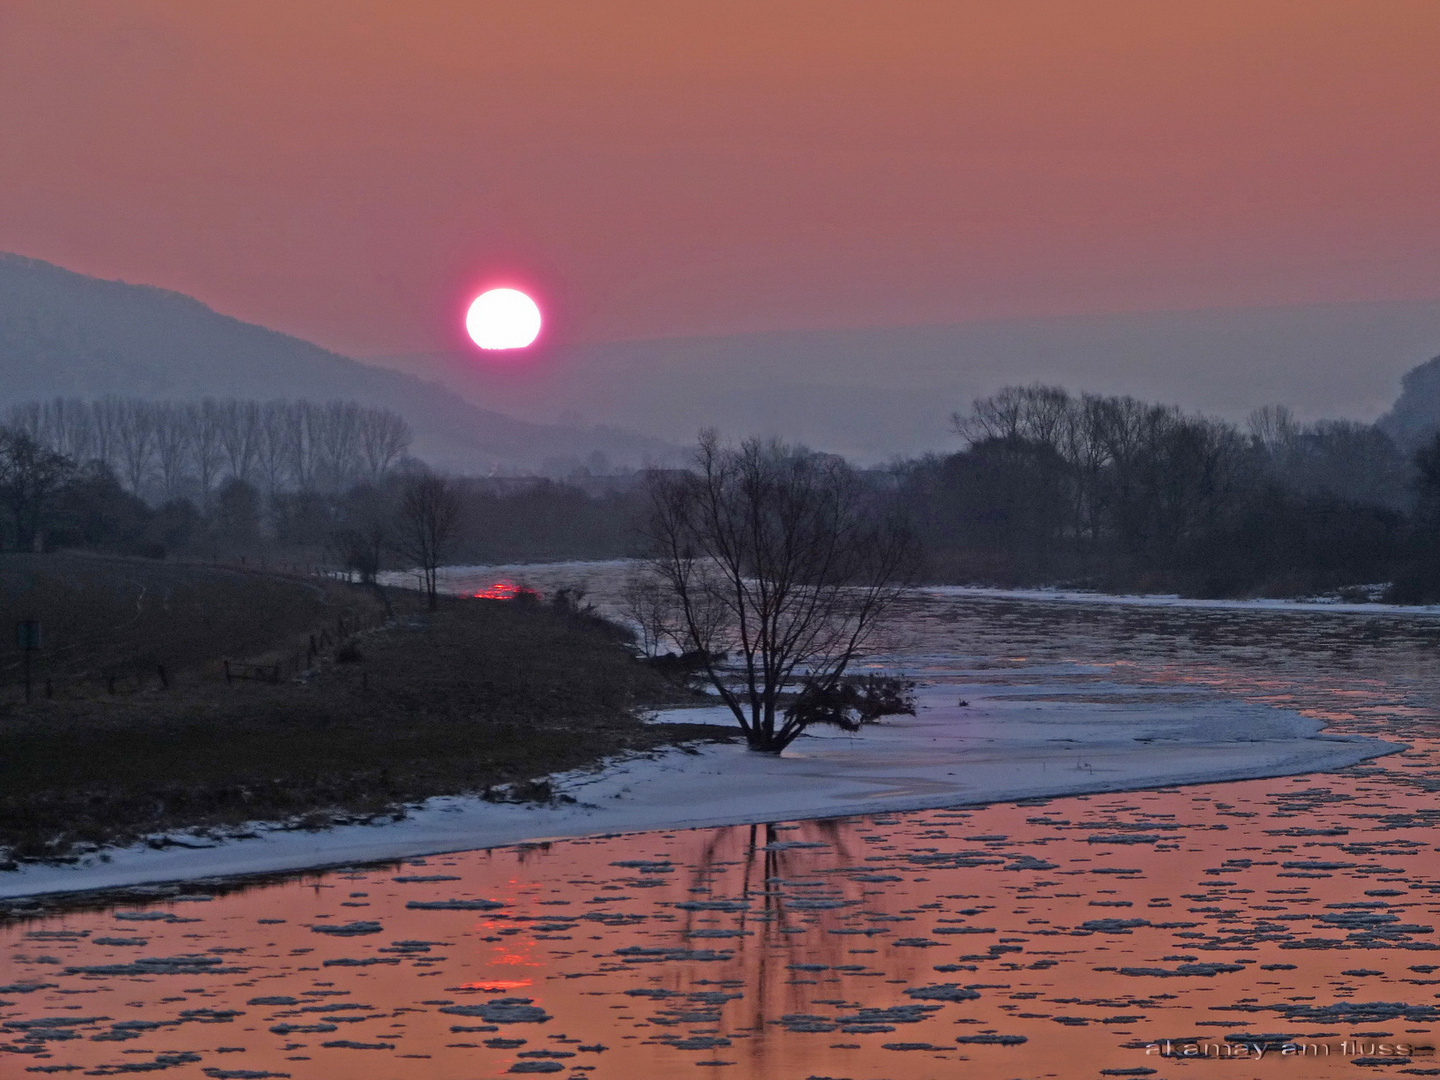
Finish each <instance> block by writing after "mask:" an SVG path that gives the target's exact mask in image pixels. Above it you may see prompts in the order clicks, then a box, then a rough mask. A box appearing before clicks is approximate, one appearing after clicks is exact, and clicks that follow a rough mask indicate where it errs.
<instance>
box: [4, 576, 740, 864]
mask: <svg viewBox="0 0 1440 1080" xmlns="http://www.w3.org/2000/svg"><path fill="white" fill-rule="evenodd" d="M42 566H43V568H44V570H46V571H47V572H48V573H47V574H46V575H43V576H42V575H41V574H40V572H39V568H40V567H42ZM0 584H3V588H0V608H3V609H4V610H3V613H4V614H5V615H6V616H7V618H6V620H5V621H6V623H7V625H8V623H9V621H10V620H9V616H15V615H19V614H21V613H22V612H23V613H24V614H26V615H28V614H32V613H33V612H34V611H35V610H40V611H42V612H43V614H44V618H45V622H44V626H45V634H46V636H45V640H44V647H43V649H42V651H41V652H40V653H39V654H37V656H38V659H37V661H36V668H35V681H36V688H35V694H34V700H32V701H31V702H30V703H29V704H26V703H25V701H24V698H23V694H22V691H21V688H20V685H19V669H18V660H19V657H18V655H17V653H16V652H15V642H14V641H11V640H7V641H6V642H5V645H6V647H7V650H8V651H6V652H4V653H3V654H0V665H3V672H4V683H3V686H0V865H5V866H11V867H13V865H14V864H15V863H16V861H17V860H34V859H57V858H60V859H73V858H75V857H78V856H79V855H82V854H84V853H86V852H89V851H94V850H96V849H97V848H99V847H101V846H106V845H114V844H125V843H129V842H133V841H135V840H138V839H142V838H144V839H146V840H147V841H148V842H149V843H151V844H152V845H155V846H165V845H167V844H171V843H186V842H194V841H193V840H186V839H184V838H181V837H171V836H170V834H171V833H173V832H175V831H177V830H200V831H201V835H203V833H204V831H205V830H213V831H215V832H216V833H217V834H218V835H236V834H237V833H238V834H243V833H244V832H245V831H246V829H247V827H248V824H249V823H253V822H257V821H272V822H282V823H286V824H288V825H290V826H291V827H323V826H325V825H328V824H332V823H337V822H341V821H353V820H365V819H370V818H373V817H376V816H379V815H393V816H397V817H398V816H403V815H404V812H405V809H404V808H405V806H406V804H409V803H412V802H414V801H416V800H421V799H424V798H426V797H429V796H434V795H443V794H457V793H487V792H488V793H489V795H490V797H493V798H506V799H509V798H524V797H530V798H545V797H547V796H548V795H549V794H550V793H549V789H548V787H547V785H546V784H544V783H543V782H535V779H534V778H537V777H544V776H546V775H547V774H550V773H553V772H556V771H560V770H565V769H571V768H576V767H580V766H584V765H587V764H589V763H592V762H595V761H597V760H598V759H600V758H602V757H604V756H606V755H610V754H614V753H617V752H621V751H625V750H643V749H648V748H652V747H658V746H662V745H666V744H672V743H674V742H676V741H678V740H684V739H713V738H716V737H728V733H724V732H719V731H717V730H716V729H714V728H698V727H689V726H685V725H647V724H645V723H643V721H642V718H641V712H642V710H643V709H645V708H646V707H649V706H654V705H660V704H674V703H683V702H685V701H688V700H691V699H692V696H693V695H692V693H691V691H689V690H687V689H685V688H684V687H682V686H680V685H677V684H676V683H674V682H670V681H667V680H666V679H665V678H663V677H662V676H661V674H659V673H657V672H656V671H655V670H654V669H652V668H651V667H649V666H647V665H646V664H644V663H642V662H641V661H639V660H637V659H636V658H635V657H634V656H633V654H632V651H631V650H630V648H629V647H628V645H627V641H626V632H625V631H624V630H623V628H620V627H618V626H615V625H614V624H611V623H608V622H605V621H604V620H602V619H600V618H599V617H597V616H596V615H594V614H593V613H592V612H590V611H588V610H586V609H585V608H583V607H581V606H579V605H578V604H576V603H575V602H574V601H573V600H572V599H571V598H570V597H569V595H568V594H565V595H562V596H561V597H559V598H558V600H557V601H555V602H549V603H542V602H541V601H540V600H538V599H537V598H534V597H533V596H525V597H522V599H521V600H520V602H518V603H517V602H515V601H498V600H482V599H461V598H450V597H441V598H440V603H439V605H438V607H437V608H436V609H435V610H433V611H430V610H428V608H427V605H426V604H425V602H424V598H423V597H419V596H417V595H416V594H414V593H409V592H405V591H395V592H392V593H390V594H389V595H388V596H387V597H382V596H381V595H380V594H379V592H378V590H374V589H369V588H360V587H357V586H351V585H346V584H343V583H339V582H333V581H325V580H323V579H322V580H316V579H311V578H302V577H298V576H297V577H293V578H286V577H283V576H279V575H274V574H257V573H253V572H239V571H232V570H223V569H219V568H204V567H180V566H161V565H157V564H154V563H150V562H148V561H146V560H138V559H137V560H103V561H97V560H93V559H87V558H84V557H79V556H45V557H43V558H42V557H36V556H5V557H0ZM41 601H43V607H41V608H38V609H37V608H35V607H34V605H35V604H36V603H37V602H41ZM387 608H388V611H387ZM347 623H348V627H354V626H357V625H359V626H371V627H374V628H373V629H367V630H364V631H362V632H360V633H345V634H344V635H343V636H342V635H341V626H342V625H344V624H347ZM348 627H347V629H348ZM312 641H316V642H325V643H327V644H322V645H321V647H320V649H319V652H318V653H315V654H312V652H311V643H312ZM297 653H298V654H299V655H300V656H302V657H303V658H304V664H303V665H302V668H303V670H302V671H301V672H300V674H298V675H296V676H291V675H290V671H291V670H292V669H291V668H289V667H286V668H284V669H283V670H284V672H285V677H283V678H281V679H280V681H277V682H269V681H266V680H263V679H262V680H244V681H241V680H236V681H233V682H228V683H227V681H226V678H225V674H224V665H223V660H224V658H226V657H233V658H236V659H237V660H238V659H245V660H248V661H251V662H253V663H255V664H257V665H262V666H263V665H265V664H269V663H271V662H274V661H282V660H284V659H285V658H287V657H293V656H295V655H296V654H297ZM159 665H164V666H166V668H167V670H166V683H168V685H165V684H162V683H161V681H160V680H159V679H158V678H154V679H147V678H144V677H143V676H145V675H146V674H147V673H152V672H155V670H156V668H157V667H158V666H159ZM115 672H119V673H120V675H121V677H120V678H119V679H118V682H117V681H116V680H114V679H110V678H109V677H108V675H109V674H112V673H115ZM47 678H48V679H49V680H50V687H49V690H50V693H51V694H52V695H53V696H48V697H47V696H46V694H45V692H44V689H43V688H44V684H45V680H46V679H47ZM192 835H194V834H193V833H192Z"/></svg>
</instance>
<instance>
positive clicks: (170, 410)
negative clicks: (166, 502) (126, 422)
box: [150, 401, 194, 499]
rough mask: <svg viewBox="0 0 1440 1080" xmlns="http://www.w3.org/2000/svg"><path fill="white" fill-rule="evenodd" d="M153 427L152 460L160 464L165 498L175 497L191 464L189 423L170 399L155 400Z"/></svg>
mask: <svg viewBox="0 0 1440 1080" xmlns="http://www.w3.org/2000/svg"><path fill="white" fill-rule="evenodd" d="M150 412H151V417H152V420H153V423H154V431H155V460H156V463H157V464H158V465H159V466H160V483H161V485H162V486H163V487H164V489H165V497H166V498H167V499H174V498H178V497H179V495H180V494H181V489H182V487H183V486H184V483H185V475H186V472H187V470H188V469H189V467H190V453H191V447H192V446H193V445H194V443H193V440H192V432H191V430H190V424H189V423H188V421H187V418H186V416H185V414H184V412H183V411H182V410H181V409H180V408H178V407H177V406H176V405H175V404H174V403H173V402H169V401H164V402H158V403H156V404H155V405H153V406H152V407H151V410H150Z"/></svg>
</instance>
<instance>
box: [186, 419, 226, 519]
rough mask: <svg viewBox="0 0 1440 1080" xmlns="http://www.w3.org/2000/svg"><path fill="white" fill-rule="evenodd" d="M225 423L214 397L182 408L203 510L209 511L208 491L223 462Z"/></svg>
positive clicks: (212, 486)
mask: <svg viewBox="0 0 1440 1080" xmlns="http://www.w3.org/2000/svg"><path fill="white" fill-rule="evenodd" d="M224 424H225V413H224V409H223V407H222V406H221V405H220V403H219V402H217V401H215V400H214V399H213V398H205V399H204V400H202V401H200V402H199V403H198V404H191V405H188V406H186V407H185V426H186V428H187V430H188V431H189V435H190V457H191V460H192V461H193V463H194V465H195V479H196V480H197V481H198V482H199V484H200V507H201V510H202V511H204V512H205V513H209V512H210V493H211V492H212V491H213V490H214V488H215V481H216V480H218V479H219V478H220V470H221V468H222V467H223V466H224V463H225V443H224Z"/></svg>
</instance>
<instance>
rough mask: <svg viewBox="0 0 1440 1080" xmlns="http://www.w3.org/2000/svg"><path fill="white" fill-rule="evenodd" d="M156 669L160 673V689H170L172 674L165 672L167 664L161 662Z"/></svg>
mask: <svg viewBox="0 0 1440 1080" xmlns="http://www.w3.org/2000/svg"><path fill="white" fill-rule="evenodd" d="M155 670H156V672H157V673H158V674H159V675H160V689H162V690H169V689H170V676H169V675H167V674H165V665H164V664H160V665H158V666H157V667H156V669H155Z"/></svg>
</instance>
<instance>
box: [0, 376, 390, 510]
mask: <svg viewBox="0 0 1440 1080" xmlns="http://www.w3.org/2000/svg"><path fill="white" fill-rule="evenodd" d="M3 424H4V427H6V428H7V429H9V430H10V431H11V432H14V433H18V434H23V435H25V436H27V437H29V438H30V439H31V440H33V441H34V442H35V443H36V444H38V445H40V446H43V447H46V448H47V449H49V450H51V451H53V452H55V453H58V454H61V455H63V456H64V457H66V458H68V459H69V460H71V461H72V462H75V463H76V464H77V465H90V466H98V467H101V468H104V469H107V470H108V471H109V472H111V473H112V474H113V475H114V476H115V478H116V479H117V480H118V481H119V482H120V484H121V485H122V487H123V488H124V489H125V490H126V491H128V492H129V493H130V494H132V495H136V496H139V497H141V498H145V499H148V500H150V501H152V502H163V501H166V500H169V499H177V498H181V497H188V498H193V499H195V500H196V501H198V502H199V503H201V504H202V505H206V506H208V505H209V503H210V500H211V499H212V497H213V496H214V494H215V493H216V491H217V490H218V489H219V488H220V486H221V485H222V484H223V483H224V482H225V481H226V480H238V481H242V482H244V483H248V484H253V485H255V486H256V487H257V488H258V489H259V490H260V491H262V492H263V493H264V494H265V495H266V496H274V495H276V494H277V493H280V492H285V491H321V492H339V491H344V490H346V489H348V488H350V487H352V486H354V485H355V484H356V483H360V482H370V483H374V482H375V481H377V480H378V479H379V478H380V477H381V476H383V475H384V474H385V473H386V472H387V471H389V470H390V469H391V468H393V467H394V466H395V465H396V464H397V463H398V462H399V461H400V460H401V459H402V458H403V457H404V456H405V454H406V453H407V452H408V451H409V449H410V445H411V443H412V442H413V441H414V434H413V432H412V431H411V430H410V425H409V424H407V423H406V422H405V420H404V418H403V417H401V416H400V415H399V414H397V413H394V412H392V411H390V410H389V409H377V408H367V407H365V406H363V405H358V404H356V403H355V402H353V401H331V402H325V403H317V402H312V401H283V400H277V401H249V400H243V399H236V398H229V399H214V398H205V399H203V400H200V401H193V402H189V401H185V402H182V401H147V400H144V399H140V398H102V399H101V400H99V401H83V400H81V399H79V398H55V399H53V400H50V401H43V402H42V401H33V402H26V403H23V404H19V405H15V406H12V407H11V408H10V409H9V411H8V413H7V414H6V415H5V417H4V421H3Z"/></svg>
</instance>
